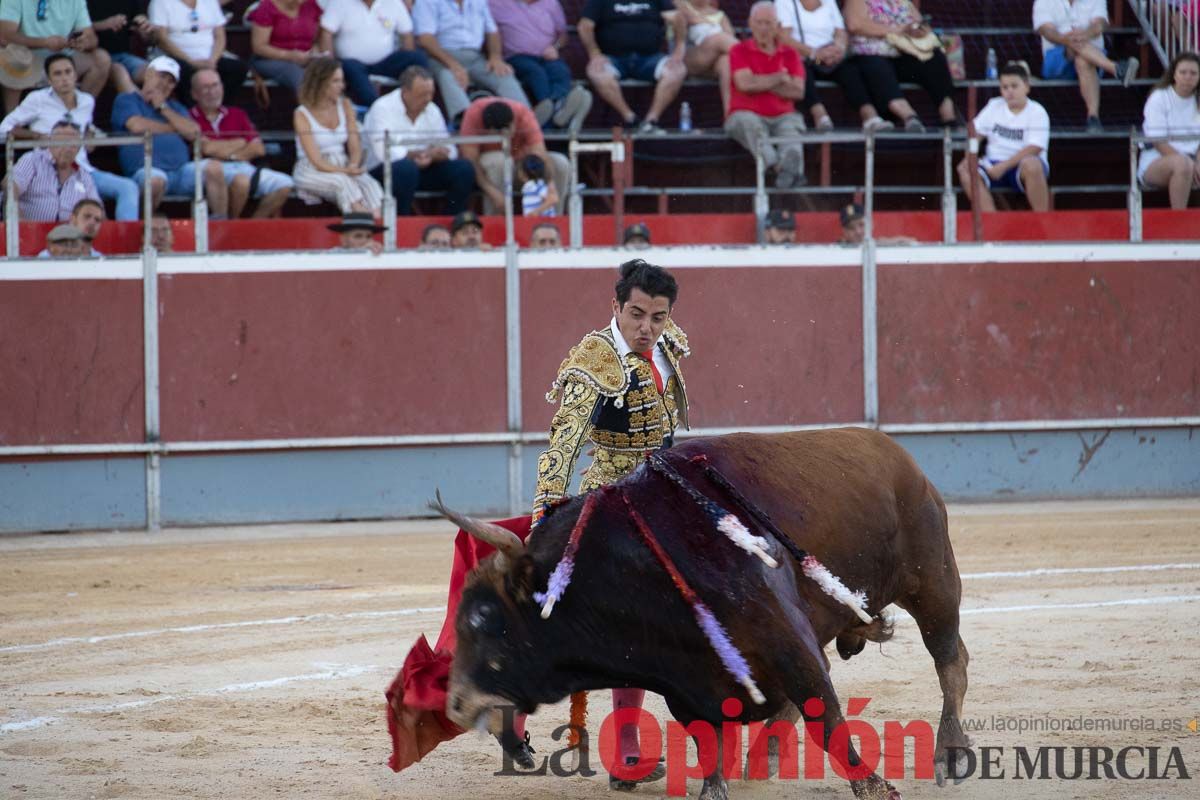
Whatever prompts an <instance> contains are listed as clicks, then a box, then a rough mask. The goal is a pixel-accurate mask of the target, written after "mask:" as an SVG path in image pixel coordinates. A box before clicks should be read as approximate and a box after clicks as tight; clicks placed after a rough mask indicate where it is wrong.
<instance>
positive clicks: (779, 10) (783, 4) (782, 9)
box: [775, 0, 846, 49]
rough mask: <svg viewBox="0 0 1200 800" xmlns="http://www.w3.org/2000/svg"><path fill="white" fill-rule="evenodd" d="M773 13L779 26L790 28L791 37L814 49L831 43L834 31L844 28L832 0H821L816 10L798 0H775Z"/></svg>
mask: <svg viewBox="0 0 1200 800" xmlns="http://www.w3.org/2000/svg"><path fill="white" fill-rule="evenodd" d="M797 14H798V15H799V17H797ZM775 15H776V16H777V17H779V27H780V28H791V31H792V38H793V39H796V40H797V41H800V42H803V43H804V44H806V45H808V46H809V47H812V48H814V49H815V48H818V47H824V46H825V45H827V44H830V43H832V42H833V32H834V31H837V30H845V29H846V21H845V20H844V19H842V12H841V11H838V7H837V3H836V2H835V1H834V0H821V7H820V8H818V9H817V10H816V11H809V10H808V9H807V8H805V7H804V6H803V5H801V4H800V0H775Z"/></svg>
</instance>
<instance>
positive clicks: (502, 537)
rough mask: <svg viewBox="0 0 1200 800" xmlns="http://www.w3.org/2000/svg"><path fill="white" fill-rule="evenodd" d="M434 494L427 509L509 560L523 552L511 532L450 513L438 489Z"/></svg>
mask: <svg viewBox="0 0 1200 800" xmlns="http://www.w3.org/2000/svg"><path fill="white" fill-rule="evenodd" d="M436 494H437V499H436V500H434V501H433V502H432V503H430V504H429V507H430V508H431V509H433V510H434V511H436V512H438V513H439V514H441V515H442V516H443V517H445V518H446V519H448V520H450V521H451V522H453V523H454V524H455V525H457V526H458V527H460V528H462V529H463V530H464V531H466V532H467V533H469V534H471V535H472V536H474V537H475V538H476V539H478V540H479V541H481V542H487V543H488V544H490V545H491V546H492V547H494V548H496V549H497V550H499V551H500V552H501V553H504V554H505V555H506V556H508V557H509V558H517V557H518V556H520V555H521V554H522V553H524V552H525V543H524V542H522V541H521V538H520V537H519V536H517V535H516V534H515V533H513V532H512V531H510V530H505V529H504V528H501V527H500V526H499V525H496V524H495V523H492V522H484V521H483V520H478V519H475V518H474V517H468V516H467V515H466V514H460V513H458V512H457V511H452V510H451V509H449V508H446V505H445V503H443V502H442V491H441V490H440V489H438V490H437V492H436Z"/></svg>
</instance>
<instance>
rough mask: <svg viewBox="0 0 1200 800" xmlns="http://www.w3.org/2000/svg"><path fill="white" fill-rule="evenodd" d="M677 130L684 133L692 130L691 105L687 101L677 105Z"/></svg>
mask: <svg viewBox="0 0 1200 800" xmlns="http://www.w3.org/2000/svg"><path fill="white" fill-rule="evenodd" d="M679 130H681V131H683V132H684V133H690V132H691V130H692V104H691V103H689V102H688V101H687V100H684V101H683V102H682V103H680V104H679Z"/></svg>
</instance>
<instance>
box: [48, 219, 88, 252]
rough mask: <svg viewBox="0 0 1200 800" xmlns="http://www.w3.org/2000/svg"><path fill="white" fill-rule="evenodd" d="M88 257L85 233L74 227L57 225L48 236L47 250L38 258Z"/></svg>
mask: <svg viewBox="0 0 1200 800" xmlns="http://www.w3.org/2000/svg"><path fill="white" fill-rule="evenodd" d="M85 255H87V244H85V243H84V241H83V232H82V231H80V230H79V228H76V227H75V226H74V225H66V224H63V225H56V226H54V227H53V228H51V229H50V232H49V233H48V234H46V249H45V250H43V251H42V252H40V253H38V258H81V257H82V256H85Z"/></svg>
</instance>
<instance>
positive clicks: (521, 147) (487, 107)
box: [458, 97, 571, 214]
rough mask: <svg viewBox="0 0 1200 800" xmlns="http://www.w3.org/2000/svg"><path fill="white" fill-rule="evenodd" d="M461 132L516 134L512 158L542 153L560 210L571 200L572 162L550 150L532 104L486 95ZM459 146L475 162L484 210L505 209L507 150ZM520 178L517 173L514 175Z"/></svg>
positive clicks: (496, 146) (498, 211)
mask: <svg viewBox="0 0 1200 800" xmlns="http://www.w3.org/2000/svg"><path fill="white" fill-rule="evenodd" d="M458 132H459V133H461V134H462V135H463V136H485V135H495V134H507V135H510V136H511V137H512V139H511V145H512V149H511V152H512V159H513V163H514V164H515V163H518V162H520V161H521V159H523V158H525V156H527V155H535V156H540V157H541V159H542V161H543V162H545V164H546V180H547V181H548V182H549V181H553V182H554V188H555V189H556V190H557V191H558V208H557V209H556V210H557V211H558V213H560V214H561V213H562V212H563V209H564V208H566V202H567V182H568V181H569V180H570V178H571V162H570V161H568V160H567V157H566V156H564V155H563V154H562V153H550V152H547V151H546V140H545V139H544V138H543V137H542V126H541V125H539V124H538V121H537V117H535V116H534V115H533V111H532V110H530V108H529V106H527V105H522V104H521V103H517V102H514V101H512V100H506V99H503V98H498V97H486V98H482V99H480V100H476V101H475V102H474V103H471V106H470V107H469V108H468V109H467V112H466V113H465V114H463V120H462V126H461V127H460V128H459V131H458ZM459 150H460V151H461V152H462V154H463V157H464V158H466V159H468V160H469V161H470V162H471V163H472V164H474V165H475V182H476V183H477V184H479V188H480V190H481V191H482V192H483V213H485V214H501V213H503V212H504V153H503V152H501V147H500V145H499V144H498V143H497V144H464V145H462V146H461V147H460V148H459ZM513 179H514V180H516V177H515V176H514V178H513Z"/></svg>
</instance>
